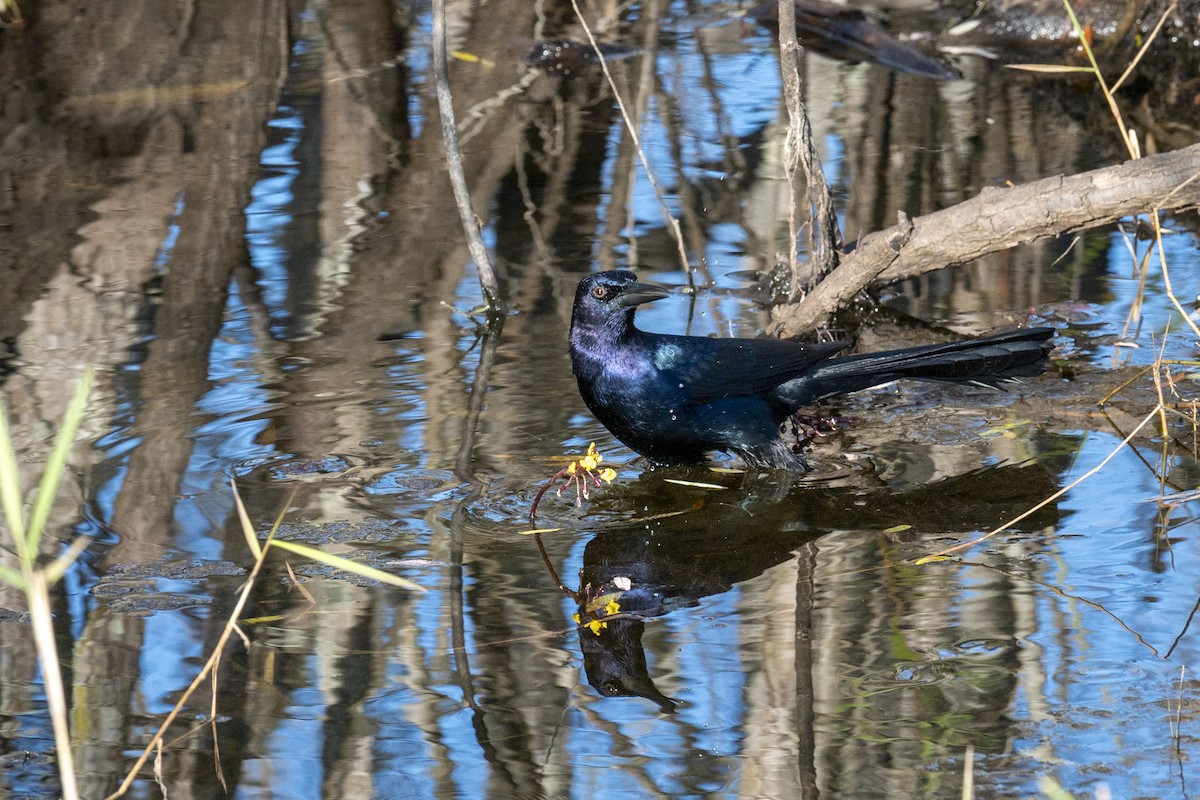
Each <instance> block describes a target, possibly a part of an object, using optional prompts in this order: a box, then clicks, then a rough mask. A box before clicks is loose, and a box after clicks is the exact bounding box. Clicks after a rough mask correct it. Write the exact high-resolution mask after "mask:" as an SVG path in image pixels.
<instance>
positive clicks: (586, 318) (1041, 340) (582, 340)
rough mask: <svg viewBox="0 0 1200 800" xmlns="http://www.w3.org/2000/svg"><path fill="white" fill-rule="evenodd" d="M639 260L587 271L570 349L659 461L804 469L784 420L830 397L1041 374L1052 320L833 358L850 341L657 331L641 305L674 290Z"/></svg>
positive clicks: (592, 393)
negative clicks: (722, 459) (901, 382)
mask: <svg viewBox="0 0 1200 800" xmlns="http://www.w3.org/2000/svg"><path fill="white" fill-rule="evenodd" d="M666 296H667V293H666V291H664V290H663V289H661V288H659V287H657V286H652V285H649V284H644V283H639V282H638V280H637V276H636V275H634V274H633V273H632V272H629V271H627V270H615V271H612V272H602V273H598V274H596V275H590V276H588V277H587V278H584V279H583V280H582V281H581V282H580V284H579V289H578V290H577V292H576V294H575V306H574V312H573V315H572V319H571V333H570V351H571V363H572V366H573V368H574V372H575V377H576V379H577V380H578V382H579V391H580V394H582V395H583V399H584V402H585V403H587V406H588V408H589V409H591V411H592V413H593V414H595V415H596V418H597V419H599V420H600V422H602V423H603V424H604V426H605V427H606V428H608V429H609V430H610V431H611V432H612V433H613V435H614V436H616V437H617V438H618V439H620V440H621V441H622V442H624V443H625V444H626V445H628V446H629V447H631V448H633V449H634V450H636V451H637V452H639V453H641V454H642V455H644V456H646V457H648V458H649V459H651V460H652V461H654V462H657V463H661V464H681V463H696V462H701V461H703V460H704V459H705V457H706V455H707V454H708V453H711V452H713V451H718V450H720V451H727V452H732V453H736V454H737V455H739V456H741V457H742V458H743V459H744V460H745V461H746V462H747V463H749V464H751V465H754V466H768V467H776V468H781V469H792V470H803V469H805V468H806V464H805V463H804V460H803V458H801V457H800V455H799V454H797V453H793V452H792V450H791V448H790V447H789V446H788V445H787V444H786V443H785V442H784V441H783V440H782V439H781V438H780V436H779V426H780V425H781V424H782V423H784V422H785V421H786V420H787V419H788V418H789V417H791V415H792V414H794V413H795V412H796V411H797V409H799V408H800V407H802V406H805V405H808V404H811V403H814V402H816V401H818V400H821V399H822V398H826V397H830V396H832V395H837V394H844V393H846V392H853V391H858V390H860V389H866V388H869V387H871V386H878V385H880V384H884V383H888V382H890V381H893V380H896V379H897V378H917V379H925V380H940V381H953V382H963V383H968V382H969V383H980V384H986V385H990V386H995V385H999V384H1000V383H1002V382H1004V381H1005V380H1008V379H1010V378H1012V377H1014V376H1017V375H1029V374H1036V373H1038V372H1040V371H1041V370H1042V368H1043V366H1044V363H1045V358H1046V354H1047V353H1048V352H1049V351H1050V350H1051V349H1052V348H1053V345H1051V344H1049V343H1048V342H1047V341H1046V340H1047V339H1049V338H1050V337H1051V336H1053V334H1054V331H1053V329H1051V328H1030V329H1027V330H1019V331H1012V332H1010V333H1003V334H997V335H995V336H989V337H985V338H983V339H975V340H968V341H961V342H951V343H949V344H942V345H928V346H925V347H914V348H908V349H905V350H893V351H888V352H884V353H868V354H865V355H856V356H847V357H844V358H836V359H835V358H831V356H833V355H834V354H835V353H837V352H838V351H839V350H841V349H842V348H843V347H844V346H845V345H842V344H803V343H799V342H789V341H782V340H779V339H710V338H706V337H699V336H675V335H670V334H660V333H647V332H645V331H641V330H639V329H638V328H636V327H635V326H634V324H633V315H634V310H635V309H636V308H637V306H638V305H640V304H642V303H647V302H650V301H652V300H658V299H661V298H663V297H666Z"/></svg>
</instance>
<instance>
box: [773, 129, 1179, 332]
mask: <svg viewBox="0 0 1200 800" xmlns="http://www.w3.org/2000/svg"><path fill="white" fill-rule="evenodd" d="M1198 205H1200V144H1196V145H1192V146H1191V147H1186V148H1184V149H1182V150H1176V151H1173V152H1170V153H1163V154H1160V155H1154V156H1147V157H1146V158H1142V159H1138V160H1136V161H1126V162H1125V163H1123V164H1118V165H1116V166H1112V167H1104V168H1102V169H1096V170H1092V171H1091V172H1084V173H1081V174H1079V175H1070V176H1062V175H1058V176H1055V177H1051V178H1045V179H1043V180H1040V181H1034V182H1033V183H1028V184H1025V185H1023V186H1015V187H1010V188H999V187H993V188H987V189H984V190H983V191H982V192H980V193H979V195H978V196H976V197H974V198H972V199H971V200H967V201H966V202H963V203H959V204H958V205H956V206H952V207H951V208H947V209H943V210H941V211H935V212H934V213H932V214H926V215H925V216H923V217H917V218H916V219H914V220H911V222H910V221H908V220H907V219H901V223H900V224H899V225H897V226H895V227H893V228H888V229H887V230H884V231H879V232H877V233H873V234H870V235H868V236H865V237H863V239H862V240H861V241H859V242H858V243H857V245H856V246H855V247H854V248H853V250H852V251H851V252H850V253H848V254H847V255H846V256H845V257H844V258H843V259H842V261H841V265H840V266H839V267H838V268H837V269H835V270H834V271H833V272H832V273H830V274H829V275H828V276H827V277H826V278H825V280H824V281H822V282H821V283H820V284H819V285H818V286H817V287H816V288H815V289H814V290H813V291H812V292H810V293H809V294H808V295H807V296H806V297H805V298H804V299H803V300H801V301H800V302H798V303H786V304H783V305H779V306H776V307H775V308H773V309H772V310H771V326H770V332H771V333H772V334H773V335H775V336H779V337H782V338H790V337H795V336H799V335H801V334H803V333H805V332H807V331H809V330H811V329H813V328H814V327H816V326H817V325H819V324H820V323H821V322H823V321H824V320H825V318H826V317H827V316H828V315H829V314H831V313H832V312H834V311H836V310H837V309H838V308H839V307H840V306H841V305H842V304H843V303H845V302H846V301H847V300H849V299H850V298H851V297H853V296H854V295H855V294H857V293H858V292H859V291H861V290H863V289H865V288H867V287H868V286H882V285H884V284H888V283H894V282H896V281H899V280H903V279H904V278H911V277H913V276H914V275H921V274H923V273H926V272H932V271H933V270H937V269H941V268H942V267H947V266H951V265H953V264H961V263H964V262H967V261H971V260H972V259H976V258H979V257H980V256H983V255H985V254H987V253H994V252H997V251H1000V250H1005V249H1008V248H1010V247H1013V246H1014V245H1018V244H1022V243H1025V242H1030V241H1033V240H1035V239H1039V238H1042V237H1045V236H1057V235H1060V234H1063V233H1068V232H1071V231H1076V230H1082V229H1085V228H1092V227H1095V226H1097V225H1104V224H1107V223H1111V222H1115V221H1116V220H1118V219H1120V218H1122V217H1127V216H1130V215H1133V214H1143V213H1148V212H1149V211H1151V210H1153V209H1158V210H1161V211H1173V212H1179V211H1183V210H1186V209H1189V208H1195V207H1197V206H1198Z"/></svg>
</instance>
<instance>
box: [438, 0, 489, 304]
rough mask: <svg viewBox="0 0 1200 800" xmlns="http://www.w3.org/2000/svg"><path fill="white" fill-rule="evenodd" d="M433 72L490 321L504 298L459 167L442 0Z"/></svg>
mask: <svg viewBox="0 0 1200 800" xmlns="http://www.w3.org/2000/svg"><path fill="white" fill-rule="evenodd" d="M433 73H434V83H435V86H436V88H437V101H438V114H439V116H440V117H441V121H442V140H443V145H444V147H445V149H446V169H447V171H448V172H449V173H450V186H451V187H452V188H453V189H454V203H455V205H457V206H458V215H459V217H460V218H461V219H462V224H463V232H464V233H465V234H466V236H467V247H468V249H469V250H470V251H471V258H472V259H473V260H474V261H475V267H476V269H477V270H478V271H479V287H480V289H482V290H483V301H484V303H485V304H486V305H487V315H488V318H489V320H492V321H494V320H496V319H499V318H500V317H503V316H504V300H503V299H501V297H500V283H499V282H498V281H497V280H496V269H495V267H494V266H493V265H492V259H491V257H490V256H489V255H488V251H487V247H486V246H485V245H484V243H483V235H482V234H481V233H480V232H479V222H478V219H477V218H476V216H475V211H474V209H473V208H472V206H471V192H470V190H469V189H468V188H467V177H466V173H465V172H464V170H463V161H462V149H461V148H460V147H459V144H458V125H457V123H456V122H455V119H454V97H453V95H452V94H451V92H450V63H449V59H448V58H447V56H446V3H445V0H433Z"/></svg>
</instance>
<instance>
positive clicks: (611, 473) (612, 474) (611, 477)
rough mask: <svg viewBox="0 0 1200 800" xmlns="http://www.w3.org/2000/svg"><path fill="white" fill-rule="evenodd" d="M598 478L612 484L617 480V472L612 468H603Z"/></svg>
mask: <svg viewBox="0 0 1200 800" xmlns="http://www.w3.org/2000/svg"><path fill="white" fill-rule="evenodd" d="M600 478H601V480H603V481H604V482H605V483H612V482H613V481H615V480H616V479H617V471H616V470H615V469H613V468H612V467H605V468H604V469H602V470H600Z"/></svg>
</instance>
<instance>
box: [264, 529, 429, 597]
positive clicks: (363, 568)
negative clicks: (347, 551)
mask: <svg viewBox="0 0 1200 800" xmlns="http://www.w3.org/2000/svg"><path fill="white" fill-rule="evenodd" d="M271 544H272V546H274V547H279V548H282V549H284V550H288V551H290V552H292V553H295V554H296V555H298V556H304V557H305V558H310V559H312V560H313V561H317V562H319V563H321V564H325V565H326V566H330V567H333V568H334V569H340V570H345V571H346V572H353V573H354V574H355V575H361V576H362V577H364V578H370V579H372V580H376V581H379V582H380V583H388V584H391V585H392V586H399V587H400V588H401V589H409V590H411V591H414V592H423V591H425V587H424V586H421V585H420V584H416V583H413V582H412V581H410V580H406V579H404V578H401V577H400V576H399V575H393V574H391V573H390V572H384V571H383V570H381V569H375V568H374V567H368V566H367V565H366V564H358V563H356V562H354V561H351V560H349V559H346V558H342V557H341V556H335V555H331V554H329V553H326V552H325V551H323V550H318V549H317V548H315V547H309V546H308V545H303V544H296V543H295V542H283V541H280V540H278V539H275V540H274V541H272V542H271Z"/></svg>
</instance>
